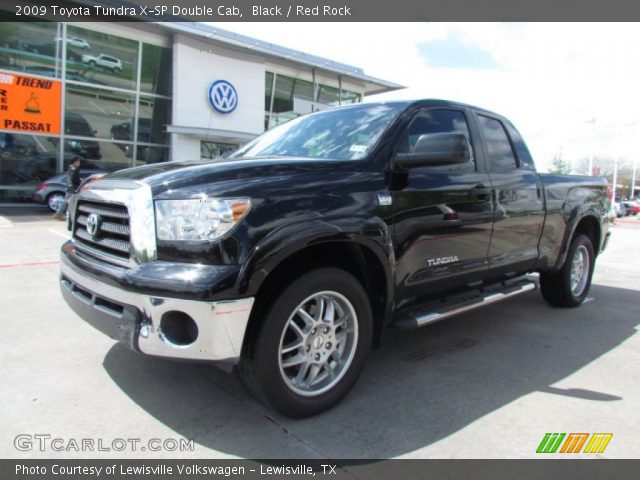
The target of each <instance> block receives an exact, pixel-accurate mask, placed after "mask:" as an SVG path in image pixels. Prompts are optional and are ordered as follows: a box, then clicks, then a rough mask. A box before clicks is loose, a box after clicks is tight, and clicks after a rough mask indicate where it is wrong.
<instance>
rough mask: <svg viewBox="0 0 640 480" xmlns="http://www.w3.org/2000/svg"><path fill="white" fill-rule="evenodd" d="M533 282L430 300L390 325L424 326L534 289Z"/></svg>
mask: <svg viewBox="0 0 640 480" xmlns="http://www.w3.org/2000/svg"><path fill="white" fill-rule="evenodd" d="M536 287H537V285H536V283H535V282H532V281H530V280H520V281H518V282H515V283H511V284H509V285H504V286H499V287H497V288H495V287H494V288H493V289H491V290H485V291H483V292H477V293H476V294H474V295H472V296H470V297H469V296H467V297H465V298H461V299H457V300H449V301H444V302H443V301H438V302H431V303H429V304H426V305H421V306H419V307H417V308H415V309H412V310H410V311H408V312H406V313H404V314H403V315H401V316H400V318H399V319H398V320H397V321H395V322H394V323H393V324H392V326H394V327H398V328H402V329H414V328H419V327H424V326H425V325H429V324H431V323H434V322H438V321H440V320H444V319H445V318H449V317H453V316H454V315H458V314H460V313H464V312H468V311H470V310H474V309H476V308H479V307H484V306H485V305H491V304H493V303H497V302H500V301H502V300H507V299H508V298H511V297H515V296H516V295H520V294H522V293H526V292H529V291H531V290H535V289H536Z"/></svg>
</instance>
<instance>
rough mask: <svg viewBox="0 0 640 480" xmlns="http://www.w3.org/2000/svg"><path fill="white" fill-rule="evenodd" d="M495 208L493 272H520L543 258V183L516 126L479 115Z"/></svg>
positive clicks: (496, 118) (515, 273)
mask: <svg viewBox="0 0 640 480" xmlns="http://www.w3.org/2000/svg"><path fill="white" fill-rule="evenodd" d="M476 119H477V121H478V128H479V130H480V132H481V133H482V138H483V142H482V143H483V148H484V154H485V159H486V160H485V162H486V165H487V168H488V170H489V176H490V179H491V180H490V181H491V188H492V190H493V192H492V193H493V194H492V202H493V211H494V222H493V233H492V236H491V246H490V248H489V271H490V272H489V273H490V274H491V276H494V275H505V274H506V275H517V274H520V273H524V272H527V271H529V270H530V269H531V268H533V266H534V265H535V262H536V260H537V258H538V254H539V251H538V245H539V241H540V235H541V233H542V227H543V224H544V198H543V185H542V182H541V180H540V177H539V176H538V173H537V172H536V171H535V168H534V166H533V161H532V160H531V156H530V155H529V152H528V150H527V148H526V146H525V145H524V142H523V141H522V139H521V137H520V135H519V134H518V132H517V130H516V129H515V128H514V127H513V126H512V125H511V124H510V123H508V122H507V121H506V120H504V119H502V118H499V117H493V116H491V115H489V114H484V113H482V114H477V115H476Z"/></svg>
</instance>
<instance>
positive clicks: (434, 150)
mask: <svg viewBox="0 0 640 480" xmlns="http://www.w3.org/2000/svg"><path fill="white" fill-rule="evenodd" d="M469 160H471V146H470V145H469V141H468V140H467V137H466V136H464V135H463V134H462V133H455V132H447V133H426V134H424V135H420V137H419V138H418V141H417V142H416V145H415V147H414V151H413V152H412V153H398V154H396V156H395V157H394V159H393V162H392V164H393V167H394V169H400V170H408V169H410V168H416V167H436V166H444V165H457V164H460V163H467V162H468V161H469Z"/></svg>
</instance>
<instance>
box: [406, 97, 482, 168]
mask: <svg viewBox="0 0 640 480" xmlns="http://www.w3.org/2000/svg"><path fill="white" fill-rule="evenodd" d="M452 132H453V133H456V132H457V133H462V134H464V135H465V137H467V140H468V141H469V144H471V135H470V134H469V126H468V125H467V119H466V118H465V116H464V113H463V112H461V111H460V110H450V109H443V108H438V109H429V110H424V111H422V112H420V113H418V115H416V117H415V118H414V119H413V120H412V121H411V123H410V124H409V128H408V129H407V130H406V132H405V133H404V134H403V135H402V136H401V137H400V141H399V144H398V149H397V151H398V152H399V153H412V152H413V151H414V149H415V145H416V143H417V142H418V139H419V138H420V137H421V136H422V135H426V134H430V133H452ZM425 168H426V167H425ZM428 168H429V170H442V171H473V170H475V162H474V159H473V156H472V158H471V160H470V161H469V162H467V163H463V164H459V165H446V166H442V167H428Z"/></svg>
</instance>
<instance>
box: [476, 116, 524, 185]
mask: <svg viewBox="0 0 640 480" xmlns="http://www.w3.org/2000/svg"><path fill="white" fill-rule="evenodd" d="M478 119H479V121H480V129H481V130H482V134H483V135H484V139H485V143H486V145H487V154H488V156H489V158H488V160H489V165H490V166H491V171H492V172H504V171H506V170H513V169H515V168H518V162H517V161H516V156H515V155H514V153H513V149H512V148H511V142H510V141H509V137H508V136H507V132H506V131H505V129H504V127H503V126H502V123H500V122H499V121H498V120H496V119H494V118H489V117H485V116H484V115H478Z"/></svg>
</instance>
